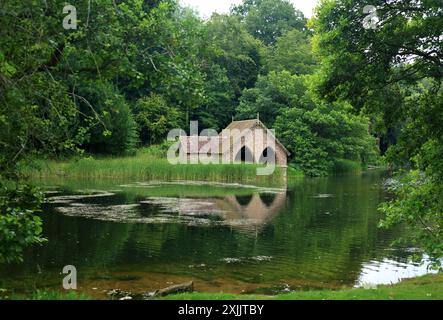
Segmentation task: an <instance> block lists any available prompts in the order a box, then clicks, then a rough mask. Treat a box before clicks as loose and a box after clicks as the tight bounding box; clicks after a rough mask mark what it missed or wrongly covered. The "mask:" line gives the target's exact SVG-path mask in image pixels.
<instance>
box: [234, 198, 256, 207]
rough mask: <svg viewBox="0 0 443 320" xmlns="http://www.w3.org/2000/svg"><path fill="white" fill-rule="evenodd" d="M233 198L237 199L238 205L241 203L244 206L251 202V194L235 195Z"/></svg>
mask: <svg viewBox="0 0 443 320" xmlns="http://www.w3.org/2000/svg"><path fill="white" fill-rule="evenodd" d="M235 199H236V200H237V202H238V204H239V205H241V206H242V207H245V206H247V205H248V204H249V203H250V202H251V200H252V195H249V196H235Z"/></svg>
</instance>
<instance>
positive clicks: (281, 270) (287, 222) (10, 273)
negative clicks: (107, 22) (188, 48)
mask: <svg viewBox="0 0 443 320" xmlns="http://www.w3.org/2000/svg"><path fill="white" fill-rule="evenodd" d="M383 179H384V173H383V172H378V171H374V172H367V173H364V174H362V175H361V176H360V175H358V176H336V177H328V178H319V179H300V181H297V182H294V183H291V184H290V186H288V187H282V188H258V187H253V186H241V185H223V184H215V185H213V184H199V183H166V184H161V183H146V182H145V183H140V182H125V183H121V182H110V181H51V182H47V181H46V182H44V184H45V187H46V189H47V190H48V194H47V196H48V203H46V204H45V213H44V214H43V221H44V235H45V237H46V238H47V239H48V243H46V244H45V245H44V246H42V247H35V248H32V249H31V250H29V251H28V252H27V253H26V256H25V262H24V263H23V264H21V265H15V266H8V267H2V268H1V269H0V287H5V288H7V289H9V290H14V291H16V292H26V291H32V290H35V289H37V288H51V289H59V288H60V287H61V283H62V279H63V276H64V275H63V274H61V271H62V268H63V266H65V265H74V266H76V268H77V271H78V287H79V290H80V291H82V292H86V293H88V294H91V295H93V296H95V297H97V298H105V297H106V295H105V292H106V291H107V290H111V289H116V288H119V289H123V290H128V291H134V292H144V291H151V290H155V289H159V288H163V287H167V286H169V285H171V284H176V283H181V282H186V281H189V280H193V281H194V283H195V289H196V290H197V291H207V292H232V293H267V294H273V293H278V292H287V291H292V290H310V289H323V288H332V289H335V288H341V287H343V286H361V285H376V284H382V283H394V282H397V281H399V280H400V279H401V278H407V277H413V276H417V275H421V274H425V273H427V272H428V270H427V268H426V266H421V265H419V264H414V263H412V262H411V256H412V255H413V253H414V250H412V248H400V247H392V246H390V244H391V242H392V241H393V240H394V239H395V238H396V237H398V236H400V235H401V234H402V232H403V231H402V230H401V228H397V229H394V230H389V231H386V230H380V229H378V228H377V223H378V221H379V218H380V217H379V215H378V213H377V206H378V205H379V203H380V202H382V201H385V200H386V199H387V198H388V195H387V194H386V193H385V191H384V190H383V188H382V182H383Z"/></svg>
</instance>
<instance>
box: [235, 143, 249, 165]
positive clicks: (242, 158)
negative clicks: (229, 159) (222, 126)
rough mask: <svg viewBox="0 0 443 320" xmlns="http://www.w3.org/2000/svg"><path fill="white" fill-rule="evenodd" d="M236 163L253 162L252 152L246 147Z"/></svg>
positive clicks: (240, 152) (241, 150) (242, 149)
mask: <svg viewBox="0 0 443 320" xmlns="http://www.w3.org/2000/svg"><path fill="white" fill-rule="evenodd" d="M235 162H242V163H244V162H253V158H252V152H251V150H249V148H248V147H246V146H244V147H243V148H241V149H240V151H239V152H238V153H237V155H236V156H235Z"/></svg>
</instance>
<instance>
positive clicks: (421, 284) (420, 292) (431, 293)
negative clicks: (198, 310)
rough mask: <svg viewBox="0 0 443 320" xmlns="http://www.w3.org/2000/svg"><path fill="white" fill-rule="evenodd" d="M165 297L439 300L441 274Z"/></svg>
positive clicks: (442, 283)
mask: <svg viewBox="0 0 443 320" xmlns="http://www.w3.org/2000/svg"><path fill="white" fill-rule="evenodd" d="M164 299H167V300H443V273H438V274H432V275H426V276H423V277H418V278H413V279H406V280H403V281H402V282H400V283H397V284H394V285H382V286H377V287H376V288H370V289H365V288H349V289H343V290H318V291H317V290H316V291H300V292H291V293H287V294H280V295H276V296H265V295H238V294H228V293H215V294H213V293H199V292H195V293H185V294H178V295H171V296H167V297H165V298H164Z"/></svg>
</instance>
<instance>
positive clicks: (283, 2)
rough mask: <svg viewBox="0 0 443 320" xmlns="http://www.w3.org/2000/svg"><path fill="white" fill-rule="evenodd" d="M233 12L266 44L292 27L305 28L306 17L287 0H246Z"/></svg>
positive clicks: (269, 43)
mask: <svg viewBox="0 0 443 320" xmlns="http://www.w3.org/2000/svg"><path fill="white" fill-rule="evenodd" d="M232 12H233V13H235V14H237V15H239V16H240V17H242V19H243V20H244V22H245V25H246V28H247V30H248V31H249V32H250V33H251V34H252V35H253V36H254V37H255V38H257V39H260V40H261V41H263V43H265V44H266V45H273V44H274V43H275V42H276V41H277V38H278V37H280V36H282V35H283V34H284V33H286V32H287V31H289V30H291V29H297V30H305V25H306V22H307V20H306V18H305V16H304V15H303V13H302V12H301V11H299V10H296V9H295V8H294V6H293V5H292V3H290V2H289V1H287V0H244V1H243V3H242V4H240V5H238V6H235V7H234V8H233V9H232Z"/></svg>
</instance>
